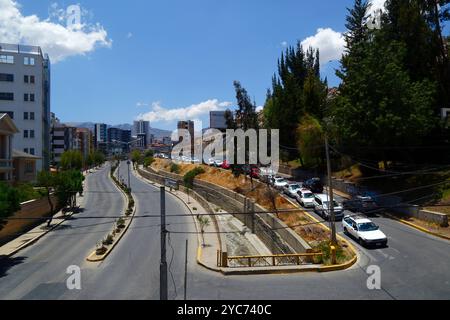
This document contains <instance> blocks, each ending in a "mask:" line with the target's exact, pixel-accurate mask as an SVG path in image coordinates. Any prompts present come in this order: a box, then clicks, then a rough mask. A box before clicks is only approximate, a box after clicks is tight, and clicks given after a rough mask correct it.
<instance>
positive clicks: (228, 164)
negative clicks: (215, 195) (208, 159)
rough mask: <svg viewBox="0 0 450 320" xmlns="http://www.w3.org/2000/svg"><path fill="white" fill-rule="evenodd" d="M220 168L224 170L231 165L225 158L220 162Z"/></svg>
mask: <svg viewBox="0 0 450 320" xmlns="http://www.w3.org/2000/svg"><path fill="white" fill-rule="evenodd" d="M221 167H222V169H225V170H229V169H230V168H231V166H230V163H229V162H228V161H227V160H225V161H224V162H223V163H222V166H221Z"/></svg>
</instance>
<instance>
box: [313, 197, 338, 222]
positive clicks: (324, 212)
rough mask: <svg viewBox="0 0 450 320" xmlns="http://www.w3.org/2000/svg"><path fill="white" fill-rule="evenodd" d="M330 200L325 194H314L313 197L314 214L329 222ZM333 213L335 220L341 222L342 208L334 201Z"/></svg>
mask: <svg viewBox="0 0 450 320" xmlns="http://www.w3.org/2000/svg"><path fill="white" fill-rule="evenodd" d="M330 207H331V206H330V199H329V198H328V196H327V195H326V194H316V195H315V196H314V212H315V213H317V214H318V215H320V216H322V217H323V218H324V219H326V220H329V219H330V214H331V208H330ZM333 209H334V210H333V211H334V218H335V220H336V221H337V220H341V219H343V218H344V208H343V207H342V206H341V205H340V204H339V203H337V201H334V203H333Z"/></svg>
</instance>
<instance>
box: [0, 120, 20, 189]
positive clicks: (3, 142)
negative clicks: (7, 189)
mask: <svg viewBox="0 0 450 320" xmlns="http://www.w3.org/2000/svg"><path fill="white" fill-rule="evenodd" d="M17 133H19V130H18V129H17V127H16V125H15V124H14V122H13V121H12V120H11V118H10V117H9V116H8V114H6V113H0V181H7V182H11V181H12V180H13V171H14V168H13V148H12V146H13V141H14V135H15V134H17Z"/></svg>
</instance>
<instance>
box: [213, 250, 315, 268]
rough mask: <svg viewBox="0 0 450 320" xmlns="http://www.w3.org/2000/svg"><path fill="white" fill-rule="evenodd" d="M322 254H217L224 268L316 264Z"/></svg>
mask: <svg viewBox="0 0 450 320" xmlns="http://www.w3.org/2000/svg"><path fill="white" fill-rule="evenodd" d="M322 256H323V254H322V253H314V252H313V253H298V254H279V255H268V256H235V257H233V256H230V257H229V256H228V254H227V253H226V252H221V251H220V250H219V251H218V252H217V266H218V267H224V268H245V267H248V268H262V267H282V266H293V265H294V266H300V265H307V264H312V263H314V258H315V257H320V258H321V257H322Z"/></svg>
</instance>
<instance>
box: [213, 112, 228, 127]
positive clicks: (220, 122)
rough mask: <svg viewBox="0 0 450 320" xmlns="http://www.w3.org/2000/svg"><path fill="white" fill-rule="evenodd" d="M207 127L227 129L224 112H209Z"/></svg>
mask: <svg viewBox="0 0 450 320" xmlns="http://www.w3.org/2000/svg"><path fill="white" fill-rule="evenodd" d="M209 127H210V128H211V129H217V130H226V129H227V128H228V126H227V119H226V111H211V112H210V113H209Z"/></svg>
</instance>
